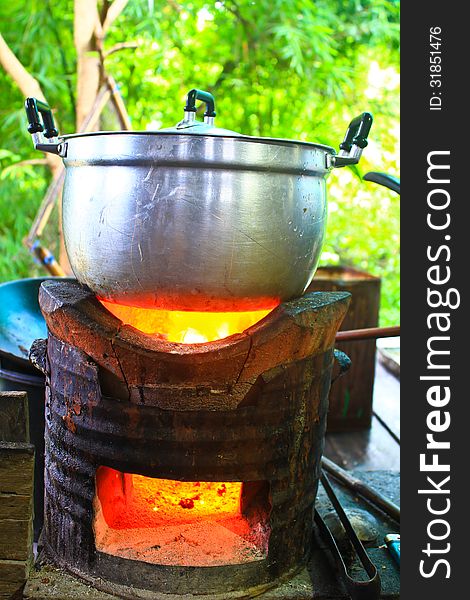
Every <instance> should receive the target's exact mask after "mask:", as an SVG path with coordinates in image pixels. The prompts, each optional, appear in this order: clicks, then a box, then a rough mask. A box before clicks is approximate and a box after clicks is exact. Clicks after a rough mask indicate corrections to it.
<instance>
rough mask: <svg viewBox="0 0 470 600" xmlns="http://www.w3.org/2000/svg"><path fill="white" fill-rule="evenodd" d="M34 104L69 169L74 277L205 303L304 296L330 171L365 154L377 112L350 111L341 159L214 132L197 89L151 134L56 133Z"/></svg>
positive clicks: (38, 128)
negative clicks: (199, 111)
mask: <svg viewBox="0 0 470 600" xmlns="http://www.w3.org/2000/svg"><path fill="white" fill-rule="evenodd" d="M196 100H203V101H204V102H205V104H206V111H205V115H204V122H201V121H198V120H197V119H196ZM26 112H27V115H28V121H29V128H28V131H29V132H30V133H31V134H32V136H33V140H34V143H35V146H36V148H37V149H39V150H43V151H46V152H54V153H56V154H59V155H60V156H61V157H62V158H63V161H64V164H65V167H66V177H65V184H64V192H63V211H62V212H63V233H64V240H65V246H66V249H67V254H68V257H69V260H70V264H71V266H72V269H73V272H74V274H75V276H76V277H77V279H78V280H79V281H80V282H81V283H83V284H86V285H87V286H89V288H90V289H91V290H92V291H93V292H95V293H96V294H97V295H98V296H99V297H101V298H104V299H107V300H110V301H112V302H116V303H120V304H125V305H132V306H142V307H152V308H154V307H155V308H171V309H175V310H201V311H241V310H254V309H259V308H269V307H271V306H275V305H276V304H278V303H279V302H281V301H284V300H289V299H291V298H295V297H298V296H300V295H302V293H303V292H304V290H305V289H306V288H307V286H308V285H309V284H310V282H311V280H312V278H313V275H314V272H315V269H316V266H317V263H318V259H319V256H320V251H321V247H322V243H323V238H324V234H325V226H326V215H327V206H326V178H327V176H328V174H329V172H330V171H331V169H332V168H333V167H339V166H344V165H348V164H355V163H357V162H358V161H359V158H360V155H361V152H362V150H363V148H364V147H365V146H366V145H367V136H368V133H369V130H370V127H371V124H372V117H371V115H370V114H369V113H363V114H362V115H360V116H359V117H357V118H356V119H354V120H353V121H352V122H351V124H350V125H349V128H348V131H347V133H346V136H345V138H344V140H343V142H342V144H341V145H340V153H339V155H336V152H335V150H334V149H333V148H330V147H328V146H324V145H321V144H314V143H305V142H297V141H291V140H284V139H273V138H259V137H250V136H245V135H241V134H238V133H235V132H233V131H228V130H225V129H219V128H217V127H215V126H214V117H215V104H214V99H213V97H212V95H211V94H209V93H208V92H203V91H200V90H191V91H190V92H189V94H188V96H187V102H186V106H185V107H184V119H183V120H182V121H181V122H180V123H178V125H177V126H176V127H174V128H170V129H163V130H161V131H155V132H151V131H145V132H131V131H119V132H97V133H84V134H75V135H66V136H60V137H59V138H58V137H57V136H58V132H57V130H56V129H55V127H54V122H53V118H52V113H51V111H50V109H49V107H48V106H47V105H46V104H44V103H42V102H39V101H38V100H35V99H34V98H28V99H27V100H26ZM41 116H42V119H41Z"/></svg>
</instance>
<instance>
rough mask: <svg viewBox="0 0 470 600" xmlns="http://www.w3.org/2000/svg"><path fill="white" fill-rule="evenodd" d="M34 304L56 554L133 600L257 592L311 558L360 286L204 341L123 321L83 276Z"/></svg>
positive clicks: (58, 284)
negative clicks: (329, 432)
mask: <svg viewBox="0 0 470 600" xmlns="http://www.w3.org/2000/svg"><path fill="white" fill-rule="evenodd" d="M39 300H40V306H41V310H42V312H43V314H44V316H45V319H46V322H47V326H48V339H47V344H46V342H42V343H41V342H40V341H38V342H36V343H35V345H34V347H33V351H32V354H33V356H34V357H35V360H36V362H37V361H38V360H40V359H41V351H42V358H43V364H42V368H43V370H44V371H45V373H46V433H45V438H46V455H45V464H46V468H45V525H44V529H43V535H42V540H41V544H42V546H43V549H44V552H45V553H46V555H47V556H48V557H49V559H50V560H52V561H53V562H55V563H56V564H57V565H58V566H60V567H62V568H65V569H66V570H68V571H69V572H71V573H73V574H75V575H76V576H78V577H80V578H82V579H84V580H86V581H88V582H91V583H92V584H93V585H94V586H96V587H97V588H98V589H101V590H103V591H107V592H111V593H113V594H116V595H117V596H119V597H122V598H136V597H141V598H160V597H161V596H163V597H166V596H164V595H168V596H169V597H174V598H180V597H182V596H183V595H185V594H192V595H195V596H198V595H206V596H209V597H214V598H216V597H218V598H230V597H239V598H240V597H250V596H254V595H258V594H260V593H262V592H263V591H264V590H265V589H268V588H271V587H273V586H276V585H277V584H278V583H279V582H281V581H283V580H286V579H288V578H289V577H291V576H292V575H293V574H295V573H296V572H297V571H298V570H299V569H300V568H301V567H302V566H303V565H305V563H306V561H307V560H308V558H309V556H310V554H311V551H312V544H313V541H312V527H313V510H314V502H315V496H316V492H317V485H318V477H319V472H320V458H321V455H322V450H323V440H324V433H325V427H326V413H327V403H328V391H329V387H330V382H331V372H332V365H333V345H334V340H335V335H336V332H337V330H338V328H339V326H340V323H341V321H342V319H343V317H344V315H345V312H346V310H347V306H348V302H349V294H347V293H343V292H337V293H320V292H319V293H311V294H307V295H306V296H304V297H302V298H299V299H297V300H294V301H290V302H286V303H283V304H281V305H279V306H278V307H277V308H275V309H274V310H273V311H272V312H270V313H269V314H267V315H266V316H264V318H263V319H262V320H261V321H259V322H258V323H256V324H253V325H251V326H250V327H248V328H247V329H245V330H244V331H243V328H242V330H241V331H240V332H238V333H233V332H231V331H228V330H226V334H227V332H228V333H233V335H229V336H228V337H224V338H223V339H218V340H217V339H216V340H213V341H208V342H205V343H202V342H201V340H200V339H199V338H197V339H196V342H198V343H187V342H188V339H186V343H181V342H174V341H171V339H170V338H169V337H168V336H166V337H163V336H161V335H160V336H159V335H155V334H149V333H144V332H142V331H139V330H138V329H136V328H134V327H132V326H131V325H129V324H124V323H123V322H122V320H125V319H124V317H122V315H121V317H122V320H120V319H118V318H117V317H116V316H114V315H113V314H111V312H109V311H108V310H107V308H106V307H105V306H104V305H103V304H102V303H100V302H99V301H98V299H97V298H96V297H95V296H94V295H93V294H92V293H91V292H90V291H89V290H87V289H86V288H83V287H81V286H80V285H79V284H78V283H76V282H73V281H48V282H46V283H44V284H42V287H41V290H40V295H39ZM193 340H194V337H193Z"/></svg>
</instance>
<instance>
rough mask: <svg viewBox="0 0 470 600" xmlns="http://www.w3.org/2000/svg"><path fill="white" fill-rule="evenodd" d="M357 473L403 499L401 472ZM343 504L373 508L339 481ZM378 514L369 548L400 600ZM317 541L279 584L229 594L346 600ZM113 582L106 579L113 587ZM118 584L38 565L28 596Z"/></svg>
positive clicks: (389, 597) (71, 597) (38, 598)
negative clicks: (374, 537) (300, 564)
mask: <svg viewBox="0 0 470 600" xmlns="http://www.w3.org/2000/svg"><path fill="white" fill-rule="evenodd" d="M352 474H353V475H355V476H357V477H360V478H361V479H363V480H364V481H366V482H367V483H368V484H369V485H371V486H373V487H375V488H376V489H378V490H379V491H381V492H382V493H384V494H386V495H387V496H389V497H390V498H391V499H392V500H393V501H394V502H397V503H399V497H398V494H399V477H400V474H399V473H398V472H395V471H394V472H389V471H368V472H364V471H356V472H354V471H353V472H352ZM335 489H336V491H337V493H338V496H339V498H340V501H341V503H342V504H343V506H344V507H345V508H346V510H350V509H358V508H360V509H363V510H370V507H369V506H368V505H367V504H366V503H365V502H363V501H362V500H360V501H359V502H358V499H357V498H354V497H353V496H351V495H350V494H349V492H347V491H346V490H345V489H343V488H341V487H340V486H337V485H336V484H335ZM317 506H318V507H319V508H320V511H321V513H322V514H325V512H327V511H328V510H330V509H331V507H330V505H329V503H328V500H327V498H326V495H325V493H324V492H323V490H319V494H318V499H317ZM370 512H371V513H372V514H373V515H374V516H375V518H376V519H377V527H378V534H379V535H378V539H377V541H376V543H374V544H373V547H369V548H368V552H369V555H370V557H371V559H372V561H373V562H374V563H375V564H376V566H377V569H378V570H379V573H380V577H381V580H382V595H381V598H382V599H383V600H385V599H386V600H397V599H399V598H400V573H399V571H398V569H397V567H396V565H395V563H394V562H393V559H392V558H391V556H390V554H389V552H388V551H387V550H386V549H385V548H380V547H379V546H381V545H382V542H383V537H384V535H385V534H386V533H390V532H392V531H395V530H396V524H395V523H394V522H393V521H391V520H390V519H389V518H388V517H386V516H385V515H384V514H382V513H379V512H376V511H374V510H370ZM314 535H315V540H316V542H317V544H316V547H315V549H314V551H313V554H312V558H311V559H310V561H309V562H308V564H307V565H306V566H305V567H304V568H302V570H301V571H300V572H298V573H297V574H296V575H294V576H293V577H292V578H291V579H289V580H284V581H283V582H279V584H278V585H277V587H274V588H271V589H269V590H266V591H265V592H264V593H261V594H260V593H259V591H260V588H257V590H252V594H251V595H250V593H249V592H238V593H233V595H231V596H230V598H233V599H235V598H236V599H238V600H242V599H248V598H250V597H253V594H254V593H256V594H257V595H256V598H258V599H259V600H313V599H315V600H347V599H348V598H349V596H348V595H347V593H346V592H345V590H344V588H343V587H342V584H341V582H340V581H338V579H337V576H336V574H335V571H334V569H333V568H332V564H333V563H332V561H330V560H329V559H328V558H327V554H325V550H324V546H323V544H322V543H321V541H320V540H319V538H318V535H317V532H316V531H315V532H314ZM95 585H96V586H103V581H102V580H96V584H95ZM109 585H110V584H108V586H109ZM118 588H119V586H115V585H113V592H114V595H110V594H108V593H106V592H103V591H100V590H99V589H96V587H93V586H92V585H90V584H87V583H85V582H84V581H83V580H80V579H78V578H75V577H73V576H72V575H70V574H69V573H67V572H66V571H64V570H62V569H59V568H57V567H55V566H52V565H49V564H45V565H43V566H41V567H40V568H39V569H38V570H35V571H33V573H32V574H31V576H30V579H29V580H28V583H27V584H26V588H25V592H24V600H76V599H77V598H86V599H87V600H116V597H119V589H118ZM177 597H178V599H179V600H185V599H187V600H189V599H190V598H194V599H197V600H227V599H228V598H229V596H228V595H227V594H219V595H211V596H207V595H203V596H200V595H198V596H189V595H187V596H181V595H179V596H177ZM134 598H135V599H136V600H137V599H138V598H142V599H145V600H147V599H151V600H172V599H174V598H175V596H171V595H166V594H157V593H155V592H148V591H147V592H145V591H142V592H141V593H140V592H139V591H137V590H135V596H134Z"/></svg>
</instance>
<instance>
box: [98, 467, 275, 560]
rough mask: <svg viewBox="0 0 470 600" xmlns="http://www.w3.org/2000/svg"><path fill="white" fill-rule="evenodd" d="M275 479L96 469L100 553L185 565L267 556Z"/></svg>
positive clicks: (255, 558) (106, 468) (107, 468)
mask: <svg viewBox="0 0 470 600" xmlns="http://www.w3.org/2000/svg"><path fill="white" fill-rule="evenodd" d="M269 511H270V503H269V484H268V482H248V483H239V482H230V481H228V482H207V481H190V482H188V481H174V480H171V479H156V478H152V477H144V476H143V475H135V474H130V473H121V472H120V471H116V470H115V469H111V468H109V467H99V469H98V470H97V472H96V495H95V500H94V523H93V527H94V532H95V545H96V549H97V550H99V551H100V552H105V553H107V554H112V555H114V556H120V557H123V558H127V559H132V560H140V561H143V562H148V563H153V564H159V565H177V566H194V567H196V566H217V565H228V564H241V563H247V562H253V561H257V560H261V559H264V558H266V556H267V551H268V541H269V534H270V528H269Z"/></svg>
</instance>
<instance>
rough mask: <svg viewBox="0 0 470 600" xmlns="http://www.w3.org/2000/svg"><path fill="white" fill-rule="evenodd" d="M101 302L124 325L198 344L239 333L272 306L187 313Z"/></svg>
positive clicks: (255, 321)
mask: <svg viewBox="0 0 470 600" xmlns="http://www.w3.org/2000/svg"><path fill="white" fill-rule="evenodd" d="M100 302H101V303H102V304H103V306H104V307H105V308H106V309H107V310H109V312H110V313H112V314H113V315H114V316H115V317H117V318H118V319H119V320H120V321H122V322H123V323H124V324H126V325H132V327H135V329H138V330H139V331H142V332H143V333H148V334H152V335H157V336H159V337H161V338H162V339H164V340H166V341H168V342H178V343H180V344H201V343H205V342H212V341H214V340H220V339H223V338H226V337H228V336H229V335H233V334H234V333H241V332H242V331H245V329H248V327H251V326H252V325H254V324H255V323H257V322H258V321H261V319H263V318H264V317H265V316H266V315H268V314H269V313H270V312H271V311H272V310H273V309H274V308H275V305H272V306H271V307H269V308H266V309H264V310H252V311H244V312H190V311H183V310H160V309H154V308H140V307H136V306H124V305H123V304H114V303H112V302H107V301H106V300H100Z"/></svg>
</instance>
